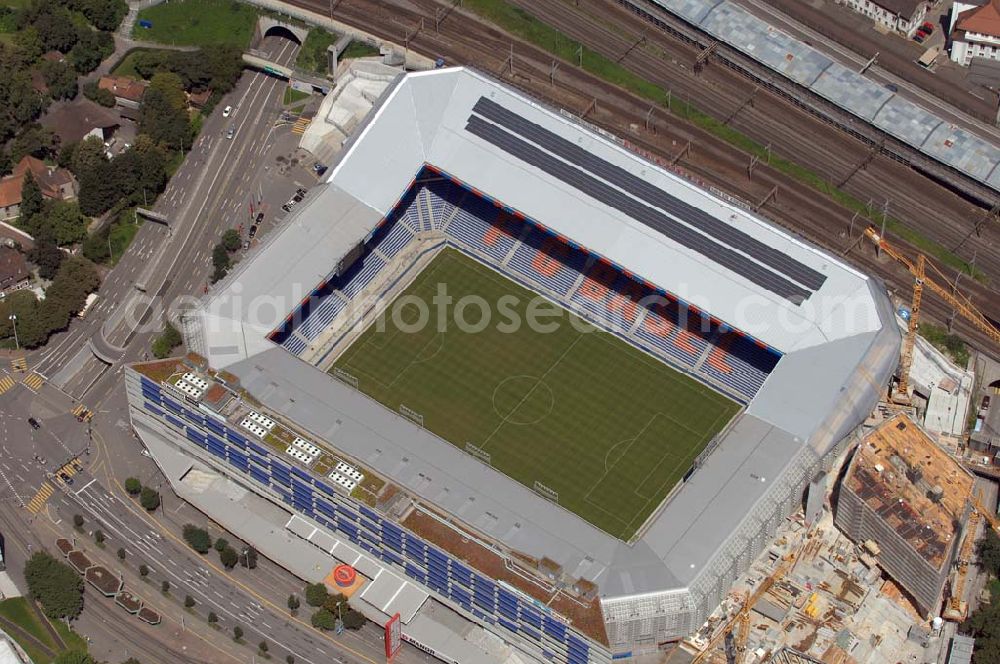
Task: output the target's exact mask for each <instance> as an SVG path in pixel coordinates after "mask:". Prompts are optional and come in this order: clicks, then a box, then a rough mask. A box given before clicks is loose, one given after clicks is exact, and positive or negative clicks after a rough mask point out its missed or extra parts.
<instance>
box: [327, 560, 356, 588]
mask: <svg viewBox="0 0 1000 664" xmlns="http://www.w3.org/2000/svg"><path fill="white" fill-rule="evenodd" d="M357 578H358V573H357V572H355V571H354V568H353V567H351V566H350V565H337V566H336V567H335V568H334V569H333V580H334V581H335V582H336V583H337V585H338V586H340V587H341V588H346V587H348V586H351V585H353V584H354V581H355V579H357Z"/></svg>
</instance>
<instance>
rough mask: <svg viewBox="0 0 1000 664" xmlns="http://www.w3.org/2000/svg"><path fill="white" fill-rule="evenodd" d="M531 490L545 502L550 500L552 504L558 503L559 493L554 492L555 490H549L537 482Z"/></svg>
mask: <svg viewBox="0 0 1000 664" xmlns="http://www.w3.org/2000/svg"><path fill="white" fill-rule="evenodd" d="M533 488H534V489H535V493H537V494H538V495H539V496H541V497H542V498H545V499H546V500H551V501H552V502H554V503H558V502H559V492H558V491H556V490H555V489H550V488H549V487H547V486H545V485H544V484H542V483H541V482H539V481H538V480H535V485H534V487H533Z"/></svg>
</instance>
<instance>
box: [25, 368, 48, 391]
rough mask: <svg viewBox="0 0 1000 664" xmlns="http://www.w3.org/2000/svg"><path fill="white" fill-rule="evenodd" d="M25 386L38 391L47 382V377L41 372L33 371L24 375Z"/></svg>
mask: <svg viewBox="0 0 1000 664" xmlns="http://www.w3.org/2000/svg"><path fill="white" fill-rule="evenodd" d="M23 382H24V386H25V387H27V388H28V389H29V390H31V391H32V392H37V391H38V389H39V388H40V387H41V386H42V385H44V384H45V379H44V378H42V376H41V374H39V373H36V372H34V371H32V372H31V373H30V374H28V375H27V376H25V377H24V381H23Z"/></svg>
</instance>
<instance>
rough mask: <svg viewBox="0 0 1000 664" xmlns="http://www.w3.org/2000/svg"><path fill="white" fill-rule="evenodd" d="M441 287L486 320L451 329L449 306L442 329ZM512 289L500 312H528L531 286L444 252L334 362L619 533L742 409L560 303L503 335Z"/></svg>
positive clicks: (374, 391)
mask: <svg viewBox="0 0 1000 664" xmlns="http://www.w3.org/2000/svg"><path fill="white" fill-rule="evenodd" d="M439 284H445V285H446V286H447V289H448V294H449V295H451V296H452V297H453V298H455V302H458V300H459V299H460V298H462V297H463V296H468V295H473V296H479V297H481V298H483V299H484V300H485V301H486V302H487V303H489V304H490V308H491V310H492V315H491V320H490V323H489V324H488V325H486V326H485V327H484V329H483V330H482V331H478V332H477V331H471V330H466V331H463V330H460V329H459V325H458V324H457V323H456V318H457V317H456V315H455V307H454V306H452V307H450V308H449V310H448V314H447V315H446V316H444V317H443V321H441V322H440V324H439V321H438V320H437V315H436V313H437V311H438V308H437V307H436V305H435V304H434V303H433V302H432V297H433V296H434V294H435V293H437V292H438V285H439ZM511 295H513V296H515V297H516V298H517V304H516V305H514V306H512V307H510V309H509V311H513V312H516V313H517V315H518V317H519V318H520V319H521V320H522V321H523V320H524V319H525V312H526V310H527V309H528V306H529V303H530V301H531V299H532V298H534V297H537V296H535V294H534V293H532V292H530V291H528V290H526V289H524V288H522V287H520V286H519V285H518V284H516V283H514V282H513V281H511V280H510V279H507V278H505V277H504V276H502V275H500V274H498V273H497V272H495V271H494V270H492V269H490V268H488V267H486V266H484V265H482V264H480V263H478V262H476V261H474V260H472V259H471V258H468V257H466V256H464V255H462V254H460V253H459V252H457V251H455V250H452V249H448V250H445V251H444V252H443V253H441V254H440V255H438V256H437V257H435V258H434V260H433V261H432V262H431V264H430V265H428V266H427V268H426V269H425V270H424V271H423V272H422V273H421V274H420V275H419V276H418V277H417V279H416V280H415V281H414V282H413V284H411V286H410V287H409V288H408V289H407V290H406V291H405V292H404V293H403V294H402V295H401V296H400V297H399V298H397V300H396V302H395V303H394V304H393V307H390V314H389V315H386V316H385V317H384V318H383V321H384V322H383V323H379V322H376V323H375V324H373V325H372V326H371V327H370V328H369V329H368V330H366V331H365V332H364V333H363V334H362V335H361V336H360V337H359V338H358V339H357V340H356V341H355V342H354V343H353V344H352V345H351V347H350V348H348V349H347V350H346V351H345V352H344V354H343V355H342V356H341V357H340V358H339V359H338V361H337V362H336V363H335V367H336V368H340V369H341V370H342V371H346V372H347V373H349V374H351V375H352V376H354V377H356V378H357V379H358V387H359V389H361V390H362V391H364V392H365V393H367V394H368V395H370V396H371V397H373V398H375V399H377V400H378V401H380V402H381V403H383V404H385V405H386V406H388V407H389V408H391V409H393V410H398V409H399V407H400V405H405V406H406V407H408V408H410V409H412V410H413V411H416V412H417V413H420V414H421V415H422V416H423V419H424V426H425V427H426V428H427V429H428V430H430V431H432V432H434V433H436V434H437V435H439V436H441V437H442V438H444V439H445V440H447V441H449V442H450V443H452V444H453V445H455V446H456V447H459V448H462V449H464V448H465V446H466V443H472V444H474V445H476V446H477V447H479V448H480V449H482V450H485V451H486V452H487V453H488V454H489V455H490V462H491V464H492V466H493V467H494V468H495V469H497V470H499V471H500V472H502V473H504V474H506V475H508V476H509V477H511V478H513V479H515V480H517V481H518V482H521V483H522V484H524V485H525V486H527V487H529V488H532V487H533V486H534V484H535V482H536V481H537V482H541V483H542V484H544V485H545V486H546V487H548V488H550V489H552V490H554V491H556V492H558V494H559V496H558V501H559V504H560V505H562V506H563V507H565V508H567V509H569V510H571V511H572V512H575V513H576V514H578V515H579V516H581V517H582V518H584V519H585V520H587V521H589V522H590V523H592V524H594V525H595V526H597V527H598V528H601V529H602V530H604V531H605V532H607V533H609V534H611V535H614V536H615V537H618V538H620V539H623V540H628V539H629V538H630V537H631V536H632V535H633V534H634V533H635V531H636V530H637V529H638V528H639V527H640V526H641V525H642V524H643V522H644V521H645V520H646V518H647V517H648V516H649V515H650V513H651V512H652V511H653V510H655V509H656V507H657V506H658V505H659V504H660V503H661V502H662V501H663V498H664V497H665V496H666V495H667V493H668V492H669V491H670V490H671V488H673V486H674V485H675V484H676V483H677V482H678V481H679V480H680V479H681V477H682V476H683V475H684V473H685V472H687V470H688V469H689V468H690V467H691V463H692V461H693V460H694V459H695V457H697V455H698V453H699V452H701V450H702V449H703V448H704V447H705V445H706V444H707V443H708V441H710V440H711V439H712V437H713V436H714V435H715V434H716V433H717V432H718V431H719V430H720V429H722V427H723V426H725V424H726V423H727V422H729V420H730V419H731V418H732V416H733V415H734V414H735V413H736V411H737V410H738V406H737V404H736V403H735V402H733V401H731V400H729V399H727V398H726V397H724V396H722V395H721V394H719V393H717V392H715V391H713V390H711V389H709V388H708V387H706V386H705V385H703V384H701V383H699V382H697V381H695V380H693V379H692V378H689V377H687V376H685V375H683V374H681V373H679V372H678V371H676V370H674V369H672V368H671V367H669V366H667V365H666V364H664V363H663V362H660V361H658V360H657V359H655V358H653V357H650V356H649V355H647V354H645V353H643V352H642V351H640V350H638V349H636V348H634V347H632V346H630V345H629V344H627V343H625V342H624V341H622V340H620V339H618V338H617V337H614V336H612V335H611V334H608V333H606V332H604V331H599V330H596V329H594V328H590V331H580V330H581V329H584V330H585V329H586V328H587V327H588V326H587V325H586V324H585V323H584V322H583V321H582V320H581V319H579V318H576V317H575V316H573V315H572V314H569V313H568V312H566V311H565V310H563V309H561V308H558V307H556V306H555V305H549V306H547V307H546V309H547V310H550V311H558V312H561V315H560V316H557V317H550V318H547V319H544V322H546V323H553V322H555V323H557V326H556V329H555V330H554V331H549V332H542V331H538V330H533V329H531V328H530V327H529V326H527V325H521V326H520V327H519V328H518V329H516V330H515V331H510V330H509V329H506V327H502V326H503V325H504V324H505V323H507V322H509V320H510V317H509V316H506V315H503V316H502V315H501V314H500V313H499V312H501V311H503V307H501V306H498V303H499V302H500V300H501V298H502V297H504V296H508V298H509V296H511ZM413 296H416V298H419V299H420V300H421V301H423V302H426V303H427V310H428V312H429V314H430V315H429V317H428V319H427V324H426V325H423V326H418V325H415V324H414V323H416V322H418V321H417V319H418V318H419V315H420V314H419V311H420V308H419V306H418V305H416V304H414V303H413V301H412V299H413ZM403 298H405V299H403ZM403 302H407V303H406V304H405V305H404V304H402V303H403ZM396 307H398V315H396V316H393V315H392V314H391V310H392V309H393V308H396ZM480 311H481V309H480V308H479V307H477V306H470V307H468V308H467V309H466V310H465V316H464V320H465V321H467V322H469V323H475V322H477V321H480V320H481V318H480ZM571 317H573V318H576V321H577V323H578V324H577V325H571V324H570V318H571ZM442 330H443V331H442ZM331 370H332V369H331Z"/></svg>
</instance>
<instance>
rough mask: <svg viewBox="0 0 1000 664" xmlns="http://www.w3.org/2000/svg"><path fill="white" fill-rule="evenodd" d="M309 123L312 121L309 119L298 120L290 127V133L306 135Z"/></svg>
mask: <svg viewBox="0 0 1000 664" xmlns="http://www.w3.org/2000/svg"><path fill="white" fill-rule="evenodd" d="M311 122H312V120H311V119H310V118H299V119H298V120H296V121H295V124H294V125H292V133H293V134H300V135H301V134H304V133H306V129H307V128H308V127H309V124H310V123H311Z"/></svg>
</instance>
